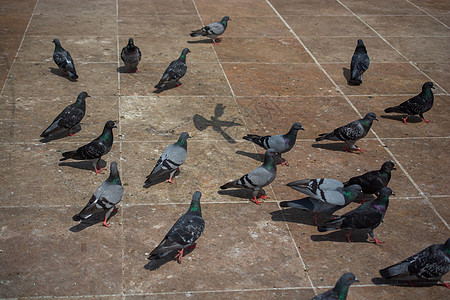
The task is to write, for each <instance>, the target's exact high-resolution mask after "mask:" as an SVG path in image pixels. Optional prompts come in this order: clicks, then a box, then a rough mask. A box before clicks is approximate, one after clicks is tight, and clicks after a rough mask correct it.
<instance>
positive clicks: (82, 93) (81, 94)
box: [78, 92, 91, 98]
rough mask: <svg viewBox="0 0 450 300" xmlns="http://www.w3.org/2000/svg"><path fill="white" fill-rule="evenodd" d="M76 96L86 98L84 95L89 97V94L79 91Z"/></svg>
mask: <svg viewBox="0 0 450 300" xmlns="http://www.w3.org/2000/svg"><path fill="white" fill-rule="evenodd" d="M78 97H82V98H86V97H91V96H89V95H88V93H87V92H81V93H80V94H79V95H78Z"/></svg>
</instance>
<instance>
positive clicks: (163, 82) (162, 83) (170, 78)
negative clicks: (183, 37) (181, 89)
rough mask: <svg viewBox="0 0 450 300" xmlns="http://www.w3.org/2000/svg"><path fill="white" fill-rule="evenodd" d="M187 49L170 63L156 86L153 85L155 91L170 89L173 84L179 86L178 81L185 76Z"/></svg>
mask: <svg viewBox="0 0 450 300" xmlns="http://www.w3.org/2000/svg"><path fill="white" fill-rule="evenodd" d="M189 52H191V51H189V49H188V48H184V49H183V51H182V52H181V55H180V57H179V58H178V59H177V60H174V61H172V62H171V63H170V65H169V66H168V67H167V69H166V70H165V71H164V74H163V76H162V77H161V79H160V80H159V82H158V84H157V85H155V89H158V90H163V89H165V88H168V87H172V86H173V84H175V85H176V86H177V87H178V86H181V82H180V79H181V78H182V77H183V76H184V75H185V74H186V71H187V65H186V54H188V53H189Z"/></svg>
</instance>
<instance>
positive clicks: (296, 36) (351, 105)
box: [266, 0, 450, 230]
mask: <svg viewBox="0 0 450 300" xmlns="http://www.w3.org/2000/svg"><path fill="white" fill-rule="evenodd" d="M336 1H337V2H338V3H339V4H341V5H342V6H343V7H344V8H346V9H347V10H348V11H349V12H351V13H352V14H353V15H355V16H356V17H358V16H357V15H356V14H355V13H353V12H352V11H351V10H350V9H348V8H347V7H346V6H345V5H344V4H342V3H341V2H340V1H339V0H336ZM266 2H267V3H268V4H269V6H270V7H271V8H272V9H273V11H274V12H275V13H276V14H277V15H278V17H279V18H280V20H281V21H282V22H283V23H284V25H285V26H286V27H287V28H288V29H289V31H290V32H291V33H292V35H294V37H295V38H296V39H297V40H298V42H299V43H300V44H301V45H302V46H303V48H305V50H306V52H308V54H309V55H310V56H311V58H312V59H313V60H314V61H315V62H316V64H317V66H318V67H319V68H320V69H321V70H322V72H323V73H324V74H325V75H326V76H327V77H328V79H329V80H330V81H331V83H332V84H333V85H334V86H335V88H336V89H337V90H338V91H339V92H340V93H342V96H343V97H344V98H345V100H346V101H347V103H348V104H349V105H350V107H351V108H352V109H353V110H354V111H355V112H356V113H357V114H358V116H360V117H361V118H362V115H361V113H360V112H359V111H358V109H357V108H356V107H355V106H354V105H353V103H352V102H351V101H350V98H349V97H348V96H347V95H346V94H345V93H344V92H343V90H342V89H341V88H340V87H339V85H338V84H337V83H336V82H335V81H334V80H333V78H331V76H330V75H329V74H328V72H327V71H326V70H325V69H324V68H323V67H322V65H321V64H320V63H319V61H318V60H317V59H316V58H315V57H314V55H313V54H312V52H311V51H310V50H309V49H308V48H307V47H306V45H305V44H304V43H303V41H302V40H301V39H300V37H299V36H298V35H297V34H296V33H295V31H294V30H293V29H292V28H291V27H290V26H289V24H288V23H287V22H286V20H284V18H283V17H282V16H281V15H280V13H279V12H278V11H277V10H276V8H275V7H274V6H273V5H272V4H271V3H270V2H269V0H266ZM358 19H359V20H361V19H360V18H359V17H358ZM361 22H363V21H362V20H361ZM364 24H366V23H365V22H364ZM366 26H368V27H369V28H370V29H372V30H373V31H374V32H375V33H377V34H378V32H376V31H375V30H374V29H373V28H371V27H370V26H369V25H367V24H366ZM378 36H379V37H380V38H381V39H383V40H384V41H385V42H386V43H387V41H386V40H385V39H384V38H383V37H382V36H381V35H380V34H378ZM388 44H389V43H388ZM389 45H390V44H389ZM390 46H391V47H392V45H390ZM392 48H393V49H394V50H395V51H397V52H398V53H399V54H401V53H400V52H399V51H398V50H397V49H395V48H394V47H392ZM401 55H402V56H403V54H401ZM411 65H413V64H411ZM413 66H414V65H413ZM422 74H423V73H422ZM441 89H442V88H441ZM442 90H443V91H445V90H444V89H442ZM370 131H371V132H372V133H373V135H375V137H376V139H377V140H378V142H379V143H380V145H381V146H382V147H383V149H384V150H385V151H386V152H387V153H388V154H389V156H391V158H392V159H393V161H394V162H395V163H396V164H397V165H398V166H399V167H400V169H401V170H402V171H403V173H404V174H405V175H406V177H407V178H408V180H409V181H410V182H411V183H412V185H413V186H414V187H415V188H416V190H417V191H418V192H419V194H420V196H422V197H424V199H425V200H426V201H427V203H428V205H429V207H430V208H431V209H432V210H433V211H434V213H435V214H436V215H437V216H438V218H439V219H440V220H441V221H442V222H443V223H444V225H445V226H446V227H447V229H449V230H450V227H449V225H448V224H447V222H446V221H445V219H444V218H443V217H442V216H441V215H440V214H439V213H438V211H437V210H436V207H435V206H434V205H433V204H432V203H431V201H430V200H429V199H428V197H427V196H426V195H425V193H424V192H423V191H422V190H421V189H420V187H419V186H418V185H417V183H416V182H415V181H414V180H413V179H412V177H411V175H409V173H408V172H407V171H406V169H405V168H404V167H403V165H402V164H401V163H400V162H399V161H398V159H397V157H396V156H395V155H394V154H393V153H392V152H391V150H390V149H389V148H388V147H387V146H386V145H385V144H384V142H383V141H382V140H381V138H380V137H379V136H378V135H377V134H376V132H375V131H374V130H373V129H370Z"/></svg>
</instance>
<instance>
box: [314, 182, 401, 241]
mask: <svg viewBox="0 0 450 300" xmlns="http://www.w3.org/2000/svg"><path fill="white" fill-rule="evenodd" d="M390 195H394V194H393V193H392V190H391V189H390V188H388V187H386V188H383V189H382V190H381V192H380V195H379V196H378V198H377V199H375V200H373V201H370V202H366V203H363V204H361V206H359V207H357V208H356V209H354V210H352V211H349V212H348V213H346V214H343V215H342V216H341V217H340V218H337V219H336V220H332V221H328V222H325V223H324V224H322V225H319V226H317V229H318V230H319V231H320V232H325V231H330V230H336V229H350V232H349V233H348V234H346V236H347V239H348V241H349V242H351V240H350V235H351V234H352V231H353V230H354V229H358V230H364V231H366V232H367V233H368V234H369V236H370V237H371V238H372V239H373V242H375V244H377V245H381V243H383V242H382V241H379V240H378V239H376V238H375V235H374V234H373V230H374V229H375V228H377V227H378V226H379V225H380V224H381V222H382V221H383V218H384V215H385V214H386V210H387V208H388V205H389V196H390Z"/></svg>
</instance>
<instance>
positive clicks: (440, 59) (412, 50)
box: [386, 37, 450, 63]
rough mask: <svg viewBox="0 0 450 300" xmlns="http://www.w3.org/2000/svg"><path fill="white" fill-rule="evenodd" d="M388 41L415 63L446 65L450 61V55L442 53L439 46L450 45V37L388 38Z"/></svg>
mask: <svg viewBox="0 0 450 300" xmlns="http://www.w3.org/2000/svg"><path fill="white" fill-rule="evenodd" d="M386 39H387V40H388V42H389V43H391V45H392V46H394V47H395V48H396V49H397V50H399V51H400V53H402V54H403V55H405V56H406V57H407V58H408V59H409V60H411V61H413V62H415V63H446V62H448V61H449V60H450V54H448V53H446V52H445V51H444V52H442V51H440V50H439V48H440V47H439V46H437V45H442V46H443V47H445V46H446V45H450V37H395V38H392V37H387V38H386ZM436 46H437V47H436Z"/></svg>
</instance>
